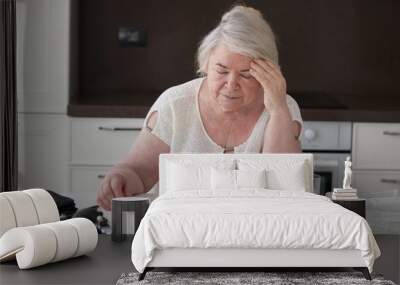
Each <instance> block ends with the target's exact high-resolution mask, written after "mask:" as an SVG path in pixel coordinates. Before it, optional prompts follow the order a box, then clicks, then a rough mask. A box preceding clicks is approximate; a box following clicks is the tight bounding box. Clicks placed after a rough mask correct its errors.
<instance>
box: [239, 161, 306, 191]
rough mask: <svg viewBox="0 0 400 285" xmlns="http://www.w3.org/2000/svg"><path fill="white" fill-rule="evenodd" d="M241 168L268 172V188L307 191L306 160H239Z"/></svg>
mask: <svg viewBox="0 0 400 285" xmlns="http://www.w3.org/2000/svg"><path fill="white" fill-rule="evenodd" d="M238 168H239V169H240V170H262V169H265V170H266V171H267V172H266V174H267V179H266V180H267V188H268V189H273V190H291V191H306V189H308V179H307V175H308V168H307V164H306V162H305V161H304V160H276V159H269V160H262V159H260V160H257V159H255V160H244V159H239V160H238Z"/></svg>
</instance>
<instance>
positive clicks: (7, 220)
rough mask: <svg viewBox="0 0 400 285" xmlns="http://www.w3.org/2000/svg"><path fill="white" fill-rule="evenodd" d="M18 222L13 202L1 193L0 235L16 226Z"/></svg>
mask: <svg viewBox="0 0 400 285" xmlns="http://www.w3.org/2000/svg"><path fill="white" fill-rule="evenodd" d="M16 226H17V222H16V221H15V216H14V212H13V209H12V208H11V204H10V202H9V201H8V199H7V198H6V197H3V196H1V195H0V237H1V236H2V235H3V234H4V233H5V232H6V231H8V230H9V229H12V228H15V227H16Z"/></svg>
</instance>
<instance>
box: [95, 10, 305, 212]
mask: <svg viewBox="0 0 400 285" xmlns="http://www.w3.org/2000/svg"><path fill="white" fill-rule="evenodd" d="M197 61H198V67H199V70H198V71H199V73H200V74H201V75H202V76H201V77H200V78H197V79H194V80H192V81H189V82H186V83H184V84H181V85H178V86H174V87H172V88H170V89H168V90H166V91H165V92H164V93H163V94H161V96H160V97H159V98H158V99H157V101H156V102H155V103H154V105H153V106H152V107H151V109H150V111H149V113H148V115H147V117H146V119H145V125H144V128H143V130H142V131H141V133H140V135H139V137H138V138H137V140H136V142H135V144H134V146H133V147H132V149H131V151H130V152H129V153H128V155H127V156H126V158H125V159H123V160H122V161H121V162H120V163H118V164H117V165H116V166H115V167H114V168H112V169H111V170H110V172H109V173H108V174H107V176H106V178H105V179H104V181H103V183H102V186H101V189H100V191H99V193H98V198H97V202H98V204H99V205H100V206H101V207H103V208H105V209H106V210H109V209H110V207H111V199H112V198H113V197H120V196H132V195H137V194H142V193H145V192H147V191H149V190H150V189H151V188H152V187H153V185H154V184H155V183H157V181H158V157H159V155H160V154H161V153H170V152H171V153H172V152H173V153H176V152H186V153H188V152H190V153H230V152H235V153H237V152H247V153H260V152H269V153H271V152H275V153H276V152H285V153H288V152H300V151H301V148H300V143H299V136H300V133H301V129H302V119H301V115H300V111H299V107H298V105H297V103H296V102H295V101H294V99H293V98H292V97H290V96H289V95H287V94H286V82H285V79H284V77H283V75H282V72H281V70H280V68H279V65H278V51H277V48H276V43H275V38H274V34H273V32H272V30H271V28H270V26H269V25H268V23H267V22H266V21H265V20H264V18H263V16H262V15H261V13H260V12H259V11H257V10H255V9H253V8H248V7H244V6H236V7H234V8H232V9H231V10H230V11H228V12H227V13H226V14H224V15H223V17H222V20H221V22H220V23H219V25H218V26H217V27H216V28H215V29H214V30H212V31H211V32H210V33H209V34H208V35H207V36H206V37H205V38H204V39H203V41H202V42H201V44H200V46H199V49H198V54H197Z"/></svg>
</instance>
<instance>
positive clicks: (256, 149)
mask: <svg viewBox="0 0 400 285" xmlns="http://www.w3.org/2000/svg"><path fill="white" fill-rule="evenodd" d="M204 78H205V77H202V78H197V79H194V80H191V81H188V82H186V83H183V84H181V85H177V86H174V87H171V88H169V89H167V90H166V91H164V92H163V93H162V94H161V95H160V96H159V97H158V99H157V100H156V102H155V103H154V104H153V106H152V107H151V108H150V111H149V113H148V114H147V116H146V119H145V122H144V126H143V127H144V128H145V127H146V125H147V120H148V118H149V116H150V114H152V113H153V112H154V111H157V112H158V117H157V123H156V125H155V126H154V128H153V130H152V131H151V133H152V134H153V135H155V136H157V137H158V138H160V139H161V140H162V141H163V142H165V143H166V144H167V145H169V146H170V149H171V150H170V151H171V153H223V152H224V151H225V149H224V148H223V147H222V146H220V145H218V144H217V143H215V142H214V141H213V140H212V139H211V138H210V136H209V135H208V134H207V131H206V129H205V128H204V125H203V122H202V119H201V116H200V111H199V104H198V101H199V100H198V95H199V90H200V86H201V83H202V82H203V80H204ZM286 100H287V104H288V107H289V111H290V114H291V116H292V119H293V120H296V121H298V122H299V123H300V125H301V129H303V120H302V118H301V114H300V109H299V106H298V105H297V103H296V101H295V100H294V99H293V98H292V97H291V96H289V95H286ZM268 121H269V113H268V111H266V110H265V109H264V111H263V113H262V114H261V115H260V117H259V118H258V121H257V123H256V124H255V126H254V128H253V130H252V132H251V134H250V136H249V137H248V138H247V140H246V141H245V142H244V143H242V144H240V145H237V146H235V147H234V152H235V153H241V152H244V153H261V151H262V147H263V144H264V131H265V128H266V126H267V124H268Z"/></svg>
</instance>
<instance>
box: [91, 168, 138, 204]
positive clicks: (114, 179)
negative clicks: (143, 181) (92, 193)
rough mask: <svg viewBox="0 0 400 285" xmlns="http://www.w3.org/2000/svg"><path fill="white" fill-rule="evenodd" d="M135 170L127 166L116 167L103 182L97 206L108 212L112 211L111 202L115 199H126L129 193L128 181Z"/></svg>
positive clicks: (98, 194)
mask: <svg viewBox="0 0 400 285" xmlns="http://www.w3.org/2000/svg"><path fill="white" fill-rule="evenodd" d="M132 172H133V170H132V169H130V168H128V167H127V166H115V167H114V168H112V169H111V170H110V171H109V172H108V173H107V175H106V177H105V178H104V180H103V181H102V182H101V185H100V189H99V191H98V193H97V204H98V205H99V206H100V207H102V208H103V209H105V210H107V211H111V200H112V198H115V197H125V196H128V195H129V194H131V193H127V192H130V191H127V190H128V189H127V188H128V187H127V186H128V180H129V178H130V177H132V175H133V173H132Z"/></svg>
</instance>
